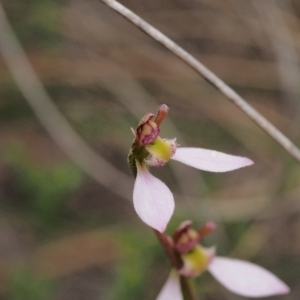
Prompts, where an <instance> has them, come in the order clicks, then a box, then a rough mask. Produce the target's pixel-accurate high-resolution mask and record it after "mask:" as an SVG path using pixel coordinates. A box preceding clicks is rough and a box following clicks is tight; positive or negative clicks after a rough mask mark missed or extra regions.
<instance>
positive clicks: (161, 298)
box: [156, 271, 183, 300]
mask: <svg viewBox="0 0 300 300" xmlns="http://www.w3.org/2000/svg"><path fill="white" fill-rule="evenodd" d="M156 300H183V296H182V292H181V287H180V282H179V277H178V275H177V274H176V273H175V271H172V272H171V273H170V275H169V277H168V279H167V281H166V283H165V285H164V286H163V288H162V290H161V291H160V293H159V295H158V296H157V298H156Z"/></svg>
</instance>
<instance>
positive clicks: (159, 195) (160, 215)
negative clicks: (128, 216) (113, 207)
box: [133, 165, 175, 232]
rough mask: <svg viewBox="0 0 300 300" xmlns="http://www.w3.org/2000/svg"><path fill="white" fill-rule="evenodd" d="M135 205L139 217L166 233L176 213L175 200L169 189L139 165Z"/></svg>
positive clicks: (134, 194) (134, 195) (135, 188)
mask: <svg viewBox="0 0 300 300" xmlns="http://www.w3.org/2000/svg"><path fill="white" fill-rule="evenodd" d="M137 167H138V168H137V169H138V171H137V176H136V180H135V184H134V190H133V204H134V208H135V210H136V212H137V214H138V215H139V217H140V218H141V219H142V220H143V221H144V222H145V223H146V224H147V225H149V226H151V227H153V228H155V229H157V230H158V231H160V232H164V231H165V229H166V227H167V224H168V222H169V220H170V219H171V216H172V214H173V212H174V206H175V204H174V198H173V194H172V193H171V191H170V190H169V188H168V187H167V186H166V185H165V184H164V183H163V182H162V181H161V180H159V179H158V178H156V177H154V176H153V175H151V174H150V172H149V171H148V170H147V169H146V168H142V167H141V166H139V165H137Z"/></svg>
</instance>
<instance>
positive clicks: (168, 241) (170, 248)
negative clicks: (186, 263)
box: [154, 229, 182, 270]
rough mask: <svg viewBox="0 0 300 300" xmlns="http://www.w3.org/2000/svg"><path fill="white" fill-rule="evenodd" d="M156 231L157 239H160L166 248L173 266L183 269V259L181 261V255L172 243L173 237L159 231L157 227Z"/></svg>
mask: <svg viewBox="0 0 300 300" xmlns="http://www.w3.org/2000/svg"><path fill="white" fill-rule="evenodd" d="M154 233H155V235H156V237H157V239H158V240H159V242H160V244H161V245H162V246H163V248H164V249H165V252H166V253H167V255H168V257H169V259H170V261H171V263H172V265H173V267H174V268H175V269H176V270H179V269H181V267H182V261H181V259H180V257H179V256H178V255H177V253H176V252H175V251H174V248H173V245H172V243H173V241H172V240H171V238H170V239H169V238H168V236H166V235H165V234H163V233H161V232H159V231H157V230H156V229H154Z"/></svg>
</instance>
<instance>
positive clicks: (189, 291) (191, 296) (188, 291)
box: [180, 276, 197, 300]
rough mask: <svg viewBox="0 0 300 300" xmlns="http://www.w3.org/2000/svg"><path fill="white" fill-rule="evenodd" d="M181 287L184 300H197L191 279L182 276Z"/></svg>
mask: <svg viewBox="0 0 300 300" xmlns="http://www.w3.org/2000/svg"><path fill="white" fill-rule="evenodd" d="M180 285H181V290H182V294H183V299H184V300H197V296H196V290H195V286H194V282H193V281H192V279H191V278H188V277H185V276H180Z"/></svg>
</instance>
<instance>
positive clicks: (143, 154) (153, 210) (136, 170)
mask: <svg viewBox="0 0 300 300" xmlns="http://www.w3.org/2000/svg"><path fill="white" fill-rule="evenodd" d="M168 110H169V108H168V107H167V105H165V104H163V105H161V106H160V107H159V110H158V114H157V116H156V118H155V120H154V121H152V119H153V117H154V115H153V114H151V113H148V114H146V115H145V116H144V117H143V118H142V120H141V121H140V123H139V125H138V127H137V129H136V130H133V129H131V130H132V132H133V134H134V141H133V144H132V148H131V150H130V153H129V156H128V162H129V166H130V168H131V171H132V173H133V175H134V176H135V177H136V181H135V184H134V191H133V204H134V208H135V210H136V212H137V214H138V215H139V217H140V218H141V219H142V221H144V222H145V223H146V224H147V225H149V226H151V227H152V228H154V229H156V230H158V231H159V232H164V231H165V228H166V226H167V224H168V222H169V220H170V218H171V216H172V214H173V211H174V206H175V205H174V198H173V194H172V193H171V191H170V190H169V188H168V187H167V186H166V185H165V184H164V183H163V182H162V181H161V180H159V179H158V178H156V177H154V176H153V175H152V174H151V173H150V172H149V170H148V167H149V166H155V167H160V166H163V165H164V164H165V163H167V162H168V161H169V160H170V159H173V160H177V161H179V162H182V163H184V164H186V165H189V166H191V167H194V168H197V169H200V170H204V171H210V172H227V171H232V170H235V169H239V168H242V167H246V166H249V165H252V164H253V162H252V161H251V160H250V159H248V158H245V157H239V156H233V155H229V154H225V153H221V152H217V151H214V150H207V149H201V148H183V147H178V145H177V143H176V139H170V140H168V139H162V138H161V137H159V133H160V124H161V123H162V122H163V120H164V119H165V118H166V116H167V114H168Z"/></svg>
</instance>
